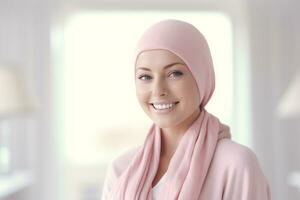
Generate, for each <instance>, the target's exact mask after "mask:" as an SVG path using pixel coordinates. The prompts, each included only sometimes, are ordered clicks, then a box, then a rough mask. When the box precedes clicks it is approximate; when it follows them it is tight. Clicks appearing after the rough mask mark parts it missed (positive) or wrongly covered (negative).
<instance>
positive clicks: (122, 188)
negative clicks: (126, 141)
mask: <svg viewBox="0 0 300 200" xmlns="http://www.w3.org/2000/svg"><path fill="white" fill-rule="evenodd" d="M150 49H166V50H169V51H171V52H173V53H175V54H176V55H177V56H179V57H180V58H181V59H182V60H183V61H184V62H185V63H186V64H187V66H188V68H189V69H190V71H191V73H192V74H193V76H194V78H195V80H196V82H197V85H198V89H199V94H200V100H201V104H200V108H201V113H200V115H199V117H198V118H197V119H196V120H195V121H194V122H193V123H192V125H191V126H190V127H189V129H188V130H187V131H186V133H185V135H184V136H183V137H182V139H181V141H180V143H179V145H178V147H177V149H176V151H175V153H174V155H173V157H172V159H171V161H170V163H169V167H168V170H167V172H166V179H165V184H164V185H163V186H162V189H161V193H160V196H159V199H162V200H175V199H179V200H198V199H199V198H200V196H201V192H202V189H203V185H204V183H205V180H206V177H207V174H208V172H209V168H210V165H211V162H212V160H213V157H214V152H215V150H216V146H217V143H218V141H219V140H220V139H222V138H230V132H229V127H228V126H226V125H223V124H222V123H220V122H219V120H218V119H217V118H216V117H215V116H213V115H211V114H209V113H208V112H207V111H206V110H205V108H204V107H205V105H206V104H207V102H208V101H209V99H210V98H211V96H212V94H213V91H214V88H215V76H214V70H213V63H212V59H211V55H210V51H209V47H208V44H207V42H206V40H205V38H204V37H203V35H202V34H201V33H200V32H199V31H198V30H197V29H196V28H195V27H194V26H192V25H191V24H188V23H186V22H183V21H179V20H164V21H161V22H158V23H156V24H154V25H152V26H151V27H150V28H149V29H147V30H146V31H145V33H144V34H143V35H142V37H141V39H140V40H139V42H138V45H137V49H136V58H137V56H138V55H139V54H140V53H141V52H142V51H146V50H150ZM160 134H161V132H160V128H159V127H158V126H157V125H155V124H153V125H152V126H151V128H150V130H149V132H148V135H147V137H146V140H145V142H144V144H143V147H142V148H141V149H140V150H139V151H138V152H137V153H136V154H135V156H134V157H133V159H132V160H131V162H130V163H129V164H128V166H126V168H125V169H124V171H122V174H120V176H119V177H117V179H116V181H115V182H114V183H113V185H111V187H112V188H111V191H110V195H109V196H110V197H109V198H110V199H113V200H151V199H152V190H151V189H152V181H153V179H154V177H155V175H156V172H157V169H158V166H159V159H160V150H161V137H160ZM220 167H222V166H220ZM236 187H237V189H241V188H239V187H240V186H239V185H236ZM207 200H209V198H208V199H207ZM261 200H263V199H261Z"/></svg>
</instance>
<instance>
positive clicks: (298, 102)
mask: <svg viewBox="0 0 300 200" xmlns="http://www.w3.org/2000/svg"><path fill="white" fill-rule="evenodd" d="M277 111H278V114H279V116H280V117H282V118H295V117H299V116H300V72H299V73H298V74H297V75H296V77H295V79H293V80H292V82H291V84H290V85H289V87H288V88H287V90H286V92H285V93H284V95H283V97H282V99H281V100H280V102H279V105H278V110H277Z"/></svg>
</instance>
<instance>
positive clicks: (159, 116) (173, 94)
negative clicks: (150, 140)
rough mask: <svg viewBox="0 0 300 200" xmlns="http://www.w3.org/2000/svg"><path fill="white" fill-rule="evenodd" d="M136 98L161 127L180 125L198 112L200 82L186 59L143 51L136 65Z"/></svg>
mask: <svg viewBox="0 0 300 200" xmlns="http://www.w3.org/2000/svg"><path fill="white" fill-rule="evenodd" d="M135 86H136V95H137V98H138V101H139V103H140V105H141V106H142V108H143V110H144V111H145V113H146V114H147V115H148V116H149V117H150V118H151V119H152V121H153V122H154V123H155V124H157V125H158V126H159V127H160V128H171V127H174V126H180V125H181V124H182V123H185V122H186V123H188V122H187V121H188V120H189V119H190V118H191V116H193V115H195V114H196V113H199V105H200V95H199V91H198V87H197V83H196V81H195V79H194V77H193V75H192V74H191V72H190V70H189V69H188V67H187V66H186V65H185V63H184V62H183V60H182V59H181V58H179V57H178V56H177V55H175V54H173V53H171V52H170V51H167V50H162V49H158V50H148V51H144V52H142V53H141V54H140V55H139V56H138V58H137V62H136V66H135Z"/></svg>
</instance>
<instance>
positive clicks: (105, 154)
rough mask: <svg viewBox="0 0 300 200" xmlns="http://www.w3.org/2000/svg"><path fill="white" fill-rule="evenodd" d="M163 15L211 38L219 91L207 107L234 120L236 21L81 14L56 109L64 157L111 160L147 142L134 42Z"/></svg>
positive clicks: (197, 15) (209, 16)
mask: <svg viewBox="0 0 300 200" xmlns="http://www.w3.org/2000/svg"><path fill="white" fill-rule="evenodd" d="M166 18H175V19H181V20H185V21H187V22H190V23H192V24H194V25H195V26H196V27H197V28H198V29H199V30H200V31H201V32H202V33H203V34H204V35H205V37H206V38H207V41H208V43H209V46H210V48H211V53H212V57H213V61H214V67H215V73H216V90H215V93H214V95H213V97H212V99H211V101H210V103H209V104H208V106H207V110H208V111H209V112H211V113H213V114H215V115H216V116H218V117H219V119H220V120H221V121H222V122H224V123H226V124H229V125H230V126H231V125H232V124H233V122H232V119H233V116H232V102H233V99H232V97H233V83H232V81H233V67H232V27H231V23H230V20H229V18H228V17H227V16H226V15H224V14H220V13H211V12H190V11H186V12H181V11H176V12H170V11H167V12H164V11H159V12H152V11H147V12H125V11H101V12H82V13H79V14H76V15H72V16H71V17H70V18H69V20H68V22H67V24H66V27H65V30H64V44H63V46H64V50H63V54H62V61H63V62H62V63H63V65H61V69H59V71H57V73H60V74H61V75H60V77H61V79H60V80H59V82H60V84H59V85H60V86H61V89H60V94H59V96H60V97H61V98H60V101H59V104H60V105H59V108H60V110H59V111H58V114H59V115H61V116H62V122H61V125H62V127H61V128H60V132H61V134H62V135H63V136H64V142H65V145H64V148H65V155H66V158H67V162H71V163H73V164H79V165H89V164H96V163H98V164H99V163H107V162H109V161H110V160H111V159H112V158H113V157H114V156H116V155H117V154H119V153H121V152H123V151H124V150H125V149H127V148H130V147H133V146H136V145H138V144H142V142H143V140H144V137H145V135H146V134H147V131H148V128H149V126H150V124H151V121H150V119H149V118H148V117H147V116H146V115H145V114H144V112H143V110H142V109H141V108H140V106H139V104H138V102H137V100H136V96H135V88H134V73H133V72H134V71H133V69H134V66H133V62H134V58H133V55H134V48H135V45H136V43H137V40H138V39H139V37H140V36H141V34H142V32H143V31H144V30H145V29H146V28H147V27H148V26H149V25H151V24H153V23H155V22H157V21H159V20H162V19H166Z"/></svg>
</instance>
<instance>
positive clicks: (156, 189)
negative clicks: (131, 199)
mask: <svg viewBox="0 0 300 200" xmlns="http://www.w3.org/2000/svg"><path fill="white" fill-rule="evenodd" d="M164 180H165V175H163V176H162V177H161V178H160V180H159V181H158V183H157V184H156V185H155V186H154V187H153V188H152V196H153V200H156V199H158V194H159V191H160V189H161V187H162V185H163V183H164V182H165V181H164Z"/></svg>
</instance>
